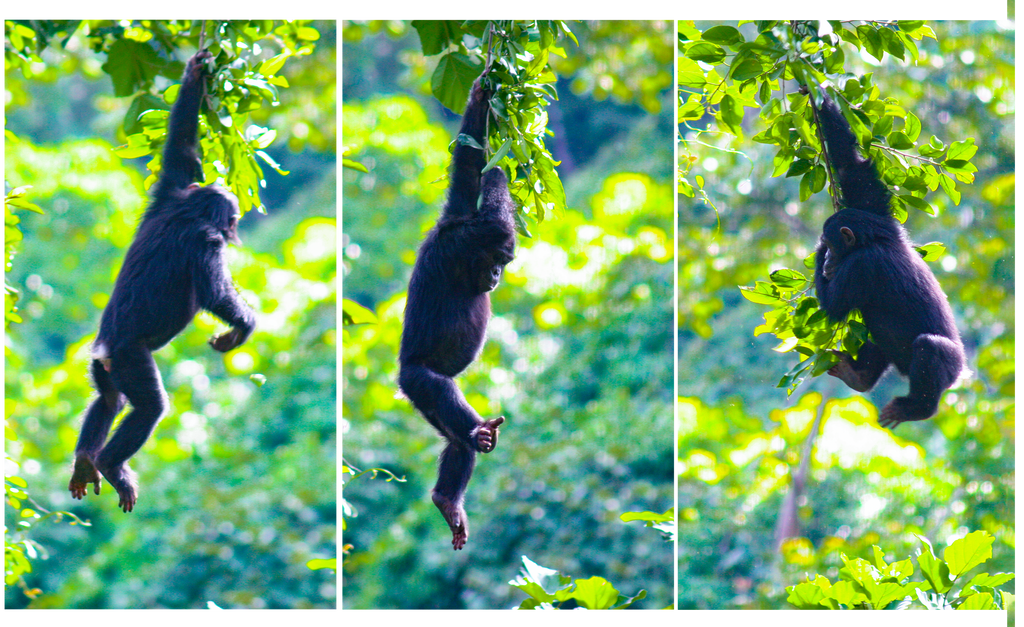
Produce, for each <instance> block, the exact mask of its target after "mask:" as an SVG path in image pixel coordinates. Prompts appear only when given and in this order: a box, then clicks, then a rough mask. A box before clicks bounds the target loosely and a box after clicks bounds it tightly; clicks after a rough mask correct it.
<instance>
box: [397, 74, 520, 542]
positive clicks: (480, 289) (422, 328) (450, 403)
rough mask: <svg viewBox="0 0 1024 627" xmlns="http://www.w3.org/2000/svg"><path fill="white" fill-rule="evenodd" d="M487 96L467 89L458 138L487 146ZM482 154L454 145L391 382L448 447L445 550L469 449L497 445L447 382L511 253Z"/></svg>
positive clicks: (508, 218)
mask: <svg viewBox="0 0 1024 627" xmlns="http://www.w3.org/2000/svg"><path fill="white" fill-rule="evenodd" d="M489 99H490V93H489V92H488V91H486V90H485V89H484V88H483V87H481V85H480V79H477V81H476V82H475V83H474V84H473V90H472V93H470V96H469V104H468V105H467V106H466V112H465V114H464V116H463V119H462V129H461V130H460V134H465V135H467V136H469V137H472V138H473V139H474V140H476V142H477V143H478V144H479V145H480V146H484V145H486V142H487V137H486V135H485V131H486V124H487V115H488V113H489V111H490V105H489V104H488V101H489ZM484 165H486V161H485V160H484V153H483V151H482V150H481V149H479V148H476V147H473V146H469V145H466V144H464V143H462V141H461V139H460V140H458V141H457V142H456V146H455V152H454V153H453V154H452V170H451V182H450V184H449V186H448V202H447V203H446V204H445V207H444V212H443V213H442V214H441V217H440V218H439V219H438V221H437V224H436V225H435V226H434V228H433V229H432V230H431V231H430V232H429V233H428V234H427V236H426V238H425V239H424V240H423V244H422V245H421V246H420V251H419V255H418V256H417V258H416V265H415V266H414V267H413V271H412V278H411V279H410V280H409V294H408V300H407V301H406V305H405V325H404V328H403V331H402V345H401V350H400V351H399V357H398V361H399V365H400V372H399V375H398V385H399V387H401V389H402V392H403V393H405V395H406V396H407V397H408V398H409V400H410V401H412V404H413V405H414V406H415V407H416V409H418V410H419V411H420V413H422V414H423V416H424V417H425V418H426V419H427V421H428V422H430V424H432V425H433V426H434V427H435V428H436V429H437V430H438V431H439V432H440V433H441V435H442V436H444V437H445V438H446V439H447V440H448V442H447V445H446V446H445V449H444V451H442V453H441V459H440V465H439V468H438V472H437V484H436V485H435V486H434V489H433V492H432V496H433V500H434V505H436V506H437V508H438V509H439V510H441V514H442V515H443V516H444V519H445V521H447V522H448V526H449V527H451V530H452V546H453V547H454V548H455V550H458V549H461V548H462V546H463V545H464V544H465V543H466V538H468V537H469V525H468V521H467V519H466V510H465V508H464V507H463V503H464V497H465V494H466V486H467V485H468V484H469V478H470V476H471V475H472V474H473V465H474V463H475V461H476V454H477V452H478V451H479V452H481V453H489V452H491V451H493V450H494V447H495V445H496V444H497V443H498V426H499V425H501V423H502V422H504V420H505V419H504V417H498V418H494V419H491V420H483V419H482V418H481V417H480V416H479V415H478V414H477V413H476V412H475V411H474V410H473V408H472V407H470V405H469V403H467V402H466V399H465V397H464V396H463V395H462V392H461V391H460V390H459V388H458V386H456V385H455V381H454V380H453V377H455V376H456V375H458V374H459V373H460V372H462V371H463V370H465V369H466V367H467V366H469V364H470V363H472V362H473V360H474V359H476V356H477V354H479V352H480V349H481V348H482V347H483V343H484V332H485V330H486V328H487V321H488V319H489V318H490V316H491V300H490V295H489V294H488V292H490V291H491V290H493V289H494V288H495V287H496V286H497V285H498V279H499V278H501V272H502V269H503V268H504V267H505V265H506V264H508V263H509V262H510V261H512V258H513V256H514V254H515V244H516V238H515V222H514V217H513V215H514V214H513V212H514V211H515V207H514V205H513V204H512V198H511V196H510V195H509V192H508V179H507V178H506V177H505V173H504V172H503V171H502V170H501V168H494V169H492V170H489V171H488V172H487V173H486V174H484V175H483V176H481V174H480V172H481V170H482V169H483V167H484Z"/></svg>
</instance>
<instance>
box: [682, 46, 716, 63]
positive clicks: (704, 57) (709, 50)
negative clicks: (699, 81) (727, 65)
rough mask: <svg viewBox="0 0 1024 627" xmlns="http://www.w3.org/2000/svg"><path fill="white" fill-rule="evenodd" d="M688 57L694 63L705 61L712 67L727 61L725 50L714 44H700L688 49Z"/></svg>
mask: <svg viewBox="0 0 1024 627" xmlns="http://www.w3.org/2000/svg"><path fill="white" fill-rule="evenodd" d="M685 54H686V57H687V58H688V59H693V60H694V61H703V62H704V63H710V64H711V65H717V64H719V63H721V62H722V61H724V60H725V50H722V48H721V46H717V45H715V44H712V43H707V42H699V43H695V44H693V45H691V46H689V47H688V48H687V49H686V53H685Z"/></svg>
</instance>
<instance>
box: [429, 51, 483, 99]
mask: <svg viewBox="0 0 1024 627" xmlns="http://www.w3.org/2000/svg"><path fill="white" fill-rule="evenodd" d="M482 70H483V67H482V66H481V65H480V64H478V63H476V62H475V61H474V60H473V59H470V58H469V57H468V56H466V55H464V54H462V53H458V52H450V53H448V54H445V55H442V56H441V60H440V61H439V62H438V64H437V67H436V68H435V69H434V74H433V75H432V76H431V77H430V91H431V93H433V94H434V97H435V98H437V99H438V100H439V101H440V102H441V104H443V105H444V106H446V107H448V108H449V109H451V110H452V111H454V112H455V113H462V112H463V111H465V110H466V99H467V97H468V94H469V90H470V88H471V87H472V86H473V81H475V80H476V78H477V77H478V76H480V72H481V71H482Z"/></svg>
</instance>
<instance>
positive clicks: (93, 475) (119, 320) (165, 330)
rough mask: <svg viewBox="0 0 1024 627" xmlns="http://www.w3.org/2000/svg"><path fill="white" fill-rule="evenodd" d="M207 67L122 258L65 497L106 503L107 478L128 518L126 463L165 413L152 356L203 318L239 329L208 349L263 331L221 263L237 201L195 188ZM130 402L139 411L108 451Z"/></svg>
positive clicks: (188, 97)
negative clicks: (98, 497) (89, 495)
mask: <svg viewBox="0 0 1024 627" xmlns="http://www.w3.org/2000/svg"><path fill="white" fill-rule="evenodd" d="M209 57H210V53H209V52H206V51H201V52H199V53H197V54H196V55H195V56H194V57H192V59H190V60H189V62H188V66H187V68H186V69H185V75H184V77H183V78H182V85H181V90H180V92H179V93H178V100H177V101H176V102H175V103H174V106H173V107H172V108H171V114H170V120H169V123H168V131H167V141H166V145H165V147H164V155H163V168H162V170H161V174H160V179H159V180H158V181H157V183H156V185H155V187H154V191H153V200H152V202H151V203H150V205H149V207H148V208H147V209H146V212H145V213H144V214H143V216H142V220H141V221H140V222H139V227H138V229H137V230H136V232H135V239H134V241H132V244H131V246H130V247H129V248H128V252H127V254H125V258H124V263H123V264H122V266H121V271H120V272H119V273H118V276H117V281H116V283H115V284H114V290H113V292H112V293H111V295H110V302H108V303H107V306H106V308H105V309H104V310H103V316H102V318H101V320H100V329H99V333H98V334H97V336H96V342H95V344H94V345H93V361H92V364H91V367H90V370H91V371H92V375H93V380H94V384H95V387H96V390H97V392H99V397H98V398H97V399H96V400H94V401H93V403H92V404H91V405H90V406H89V409H88V411H87V412H86V415H85V420H84V422H83V424H82V432H81V435H80V436H79V439H78V445H77V446H76V447H75V468H74V471H73V474H72V477H71V482H70V484H69V486H68V489H69V490H70V491H71V495H72V496H73V497H74V498H76V499H81V498H82V497H84V496H85V494H86V492H88V485H89V484H90V483H93V484H95V488H94V491H95V493H96V494H99V492H100V473H102V475H103V476H104V477H106V479H107V481H109V482H110V483H111V485H113V486H114V488H115V489H116V490H117V493H118V497H119V506H120V507H121V509H123V510H124V511H125V512H130V511H132V509H134V507H135V501H136V499H137V492H138V486H137V481H136V479H135V473H134V472H132V470H131V469H130V468H129V467H128V464H127V461H128V459H130V458H131V457H132V456H133V455H135V453H136V452H138V450H139V449H140V448H141V447H142V445H143V444H144V443H145V442H146V440H147V439H148V438H149V436H150V435H151V434H152V433H153V430H154V428H155V427H156V424H157V422H159V420H160V418H161V417H162V416H163V414H164V413H165V412H166V411H167V408H168V401H167V394H166V392H165V391H164V387H163V383H162V382H161V380H160V372H159V371H158V370H157V368H156V364H155V363H154V361H153V357H152V355H151V352H152V351H154V350H156V349H158V348H160V347H161V346H163V345H164V344H166V343H167V342H169V341H170V340H171V339H172V338H173V337H174V336H175V335H177V334H178V333H180V332H181V331H182V329H184V328H185V327H186V326H187V325H188V323H189V322H191V320H192V318H193V317H194V316H195V314H196V313H197V312H198V311H199V309H206V310H207V311H209V312H211V313H213V314H214V315H216V316H217V317H218V318H220V319H221V320H224V321H225V322H227V323H228V324H229V325H231V327H232V329H231V331H228V332H227V333H224V334H222V335H219V336H216V337H213V338H211V339H210V345H211V346H213V348H214V349H216V350H218V351H222V352H225V351H228V350H231V349H233V348H235V347H237V346H238V345H240V344H241V343H242V342H244V341H245V340H246V339H248V337H249V335H251V334H252V331H253V329H254V328H255V326H256V318H255V315H254V314H253V312H252V310H251V309H250V308H249V306H248V305H246V304H245V303H244V302H243V301H242V300H241V299H240V298H239V296H238V294H237V293H236V291H235V289H234V287H233V286H232V283H231V277H230V275H229V273H228V270H227V267H226V266H225V263H224V250H225V248H226V247H227V242H229V241H232V242H237V241H238V237H237V235H236V232H235V229H236V226H237V222H238V201H237V200H236V199H235V197H234V195H233V194H231V193H230V192H228V191H226V190H223V189H221V188H219V187H216V186H209V187H200V186H198V185H196V184H195V183H194V181H195V179H196V178H197V177H201V176H202V164H201V161H200V159H199V156H198V153H197V145H196V144H197V133H198V117H199V107H200V104H201V102H202V98H203V95H204V91H205V76H204V72H205V70H204V65H203V61H204V60H205V59H207V58H209ZM126 401H127V402H128V403H130V404H131V406H132V411H131V412H130V413H129V414H128V415H127V416H125V418H124V419H123V420H122V421H121V424H120V426H119V427H118V429H117V431H116V432H115V433H114V435H113V436H112V437H111V438H110V441H109V442H106V444H104V442H105V441H106V439H107V434H108V433H109V432H110V427H111V425H112V424H113V422H114V418H115V417H116V416H117V414H118V413H119V412H120V411H121V409H122V408H123V407H124V405H125V402H126Z"/></svg>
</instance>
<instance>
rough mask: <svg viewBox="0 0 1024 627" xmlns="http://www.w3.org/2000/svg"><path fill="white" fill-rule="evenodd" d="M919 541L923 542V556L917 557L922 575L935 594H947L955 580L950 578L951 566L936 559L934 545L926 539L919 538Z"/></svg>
mask: <svg viewBox="0 0 1024 627" xmlns="http://www.w3.org/2000/svg"><path fill="white" fill-rule="evenodd" d="M917 539H918V540H919V541H920V542H921V554H920V555H919V556H918V557H917V565H918V566H919V567H920V568H921V574H922V575H923V576H924V578H925V580H927V581H928V583H930V584H931V586H932V589H933V590H935V592H937V593H939V594H946V593H947V592H949V590H950V589H951V588H952V587H953V580H952V579H950V578H949V566H947V565H946V563H945V562H943V561H942V560H940V559H938V558H937V557H935V553H934V551H932V545H931V543H930V542H928V540H927V539H926V538H922V537H921V536H918V538H917Z"/></svg>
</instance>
